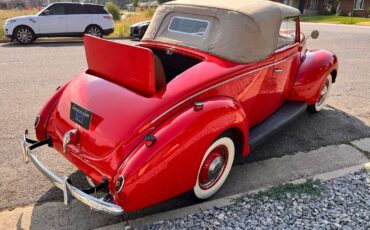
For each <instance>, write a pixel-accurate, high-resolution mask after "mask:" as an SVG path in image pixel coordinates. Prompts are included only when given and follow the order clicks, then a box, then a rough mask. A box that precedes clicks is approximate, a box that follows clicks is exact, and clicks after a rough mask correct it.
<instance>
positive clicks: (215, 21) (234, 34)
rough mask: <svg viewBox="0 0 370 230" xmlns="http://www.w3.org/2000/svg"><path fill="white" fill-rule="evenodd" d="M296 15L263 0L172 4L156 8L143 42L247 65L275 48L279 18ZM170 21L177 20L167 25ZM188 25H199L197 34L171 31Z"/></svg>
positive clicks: (199, 0)
mask: <svg viewBox="0 0 370 230" xmlns="http://www.w3.org/2000/svg"><path fill="white" fill-rule="evenodd" d="M298 15H300V12H299V10H297V9H295V8H293V7H290V6H287V5H284V4H280V3H276V2H271V1H267V0H179V1H172V2H167V3H166V4H163V5H161V6H160V7H159V8H158V9H157V11H156V12H155V14H154V17H153V19H152V21H151V23H150V25H149V28H148V30H147V32H146V33H145V35H144V38H143V41H160V42H165V43H170V44H177V45H183V46H188V47H192V48H195V49H199V50H202V51H205V52H209V53H211V54H214V55H216V56H220V57H222V58H225V59H228V60H231V61H234V62H238V63H250V62H255V61H258V60H262V59H264V58H267V57H269V56H270V55H271V54H272V53H273V52H274V51H275V48H276V46H277V38H278V31H279V28H280V24H281V21H282V19H284V18H286V17H292V16H298ZM174 18H176V19H179V20H177V21H176V23H174V25H171V24H172V23H171V22H172V21H173V19H174ZM187 19H193V21H192V20H190V21H189V20H188V21H186V20H187ZM189 22H190V23H191V22H200V23H198V24H199V28H200V31H201V33H181V31H180V32H179V31H176V30H171V28H172V27H176V26H177V27H178V26H180V27H183V28H184V30H189V29H188V28H189V24H187V23H189ZM202 23H203V25H206V26H207V28H204V26H201V25H202Z"/></svg>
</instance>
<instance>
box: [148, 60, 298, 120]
mask: <svg viewBox="0 0 370 230" xmlns="http://www.w3.org/2000/svg"><path fill="white" fill-rule="evenodd" d="M292 57H293V55H292V56H290V57H288V58H285V59H283V60H280V61H278V62H275V63H272V64H269V65H266V66H263V67H260V68H258V69H255V70H252V71H250V72H247V73H243V74H240V75H237V76H235V77H233V78H230V79H227V80H225V81H223V82H220V83H217V84H216V85H213V86H211V87H208V88H206V89H204V90H202V91H200V92H198V93H195V94H193V95H191V96H190V97H188V98H186V99H185V100H182V101H180V102H179V103H177V104H176V105H174V106H172V107H171V108H169V109H167V110H166V111H164V112H163V113H162V114H160V115H159V116H157V117H156V118H154V119H153V120H152V121H151V122H150V124H154V123H155V122H156V121H158V120H159V119H161V118H162V117H163V116H165V115H166V114H167V113H169V112H171V111H172V110H174V109H175V108H177V107H179V106H180V105H182V104H184V103H185V102H187V101H189V100H191V99H193V98H194V97H197V96H199V95H201V94H202V93H205V92H207V91H209V90H211V89H214V88H217V87H219V86H221V85H223V84H226V83H229V82H231V81H234V80H236V79H239V78H241V77H245V76H247V75H249V74H252V73H255V72H258V71H260V70H263V69H266V68H270V67H271V66H274V65H278V64H280V63H283V62H285V61H287V60H289V59H291V58H292Z"/></svg>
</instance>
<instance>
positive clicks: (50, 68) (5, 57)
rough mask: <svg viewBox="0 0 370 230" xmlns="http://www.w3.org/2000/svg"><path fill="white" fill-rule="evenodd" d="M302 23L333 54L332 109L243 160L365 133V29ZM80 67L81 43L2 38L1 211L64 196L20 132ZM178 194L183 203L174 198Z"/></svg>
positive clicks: (369, 99) (53, 158)
mask: <svg viewBox="0 0 370 230" xmlns="http://www.w3.org/2000/svg"><path fill="white" fill-rule="evenodd" d="M302 27H303V31H304V32H305V33H306V34H307V33H309V32H310V31H312V30H313V29H318V30H319V31H320V37H319V39H317V40H312V39H310V40H309V41H308V47H309V48H311V49H320V48H322V49H329V50H332V51H333V52H335V53H336V54H337V56H338V59H339V74H338V78H337V82H336V83H335V84H334V86H333V90H332V92H331V94H332V95H331V97H330V98H329V100H328V104H329V107H328V108H327V109H325V110H324V111H322V112H321V113H319V114H317V115H308V114H305V115H303V116H302V117H301V118H300V119H299V120H297V121H296V122H294V123H293V124H292V125H291V126H290V127H288V128H287V129H285V130H284V131H282V132H280V133H279V134H277V135H276V136H274V137H272V138H271V139H270V140H269V141H267V142H266V143H265V144H263V145H261V146H260V147H259V148H258V149H256V150H254V151H253V152H252V154H251V155H250V156H249V158H248V161H249V162H251V164H253V163H252V162H256V161H260V160H264V159H267V158H274V157H281V156H285V155H291V154H294V153H296V152H307V151H310V150H314V149H318V148H320V147H322V146H328V145H337V144H343V143H348V142H349V141H352V140H356V139H360V138H364V137H369V136H370V127H369V126H370V27H360V26H345V25H326V24H311V23H303V26H302ZM118 42H125V43H126V42H129V43H132V42H131V41H128V40H122V41H118ZM84 68H86V61H85V57H84V49H83V44H82V42H81V41H72V42H48V41H41V42H37V43H35V44H33V45H30V46H21V45H18V44H16V43H4V44H0V84H1V86H0V114H1V115H0V127H1V128H0V130H1V132H0V157H1V159H2V160H1V162H0V173H1V175H2V177H0V209H13V208H14V207H18V206H22V205H27V204H31V203H36V205H43V204H45V202H48V201H58V200H59V201H60V200H61V197H62V194H61V192H60V191H58V190H57V189H55V188H53V187H52V186H51V184H50V183H49V182H48V181H47V180H46V179H45V178H44V177H43V176H42V175H41V174H40V173H39V172H38V171H37V170H36V169H35V168H34V167H33V166H32V165H31V164H27V165H26V164H24V163H23V161H22V158H21V154H20V147H19V146H18V138H19V137H20V135H21V134H22V132H23V130H24V129H25V128H28V129H29V130H32V127H33V121H34V119H35V116H36V114H37V113H38V111H39V109H40V108H41V106H42V105H43V103H44V102H46V100H47V99H48V98H49V97H50V96H51V95H52V94H53V92H54V91H55V89H56V88H57V87H58V86H60V85H62V84H63V83H64V82H66V81H68V80H69V79H71V78H72V77H73V76H74V75H75V74H77V73H78V72H79V71H81V70H82V69H84ZM39 156H40V159H41V160H42V161H43V162H45V163H46V164H47V165H48V166H49V167H50V168H52V169H53V170H54V171H55V172H56V173H57V174H58V175H70V174H72V177H73V178H74V179H75V181H76V180H78V182H76V183H80V184H86V181H85V180H84V178H83V177H82V176H81V175H80V174H79V173H78V172H76V169H75V168H74V167H73V166H71V165H70V164H69V163H68V162H67V161H66V160H65V159H64V158H63V157H61V156H60V155H59V154H57V153H56V152H54V151H53V150H51V149H46V150H42V151H40V154H39ZM247 165H248V164H247ZM236 173H237V172H236ZM240 173H241V174H242V173H243V172H240ZM233 177H236V176H233V175H232V177H231V178H230V181H233ZM239 184H240V186H239ZM229 187H230V188H226V187H225V189H223V190H221V191H220V193H219V194H218V195H217V196H216V197H218V198H219V197H220V196H221V195H222V194H228V195H229V194H231V193H233V192H236V191H240V190H238V188H242V187H243V182H242V181H240V183H237V184H235V185H233V186H229ZM228 189H231V190H232V191H231V190H228ZM179 200H180V201H181V202H182V203H181V202H177V201H179ZM179 200H175V201H172V203H171V202H170V203H166V204H161V205H159V206H156V207H155V208H154V209H150V210H149V211H147V212H142V213H141V214H140V213H139V214H135V215H144V214H146V213H153V212H159V211H162V210H168V209H171V208H173V204H174V203H177V204H178V205H180V206H181V205H188V203H187V202H188V198H187V195H186V194H185V195H183V196H182V197H181V198H179ZM184 200H185V201H184ZM68 210H69V209H63V210H60V212H58V211H59V209H55V210H53V211H55V212H56V213H54V214H53V215H52V216H57V215H60V214H63V213H66V212H69V211H68ZM86 212H87V211H86ZM87 213H89V214H90V213H93V212H90V211H89V212H87ZM48 214H50V213H48ZM35 215H36V214H35ZM37 215H42V213H38V214H37ZM91 215H93V214H91ZM135 215H133V216H135ZM94 216H96V219H99V220H102V221H99V223H98V224H97V225H93V226H91V225H88V226H89V227H100V226H104V225H105V224H107V223H114V222H117V221H119V220H120V219H117V218H108V217H106V216H105V215H100V214H99V215H94ZM34 218H35V220H36V219H37V218H36V216H35V217H34ZM61 224H63V223H61Z"/></svg>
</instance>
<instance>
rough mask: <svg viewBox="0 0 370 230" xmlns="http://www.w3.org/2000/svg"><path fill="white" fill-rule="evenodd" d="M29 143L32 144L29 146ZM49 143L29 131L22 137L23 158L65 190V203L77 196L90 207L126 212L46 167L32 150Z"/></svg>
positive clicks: (111, 212)
mask: <svg viewBox="0 0 370 230" xmlns="http://www.w3.org/2000/svg"><path fill="white" fill-rule="evenodd" d="M28 143H30V144H31V145H30V146H28ZM45 144H48V141H47V140H45V141H41V142H37V141H33V140H30V139H28V138H27V131H26V132H25V134H24V135H23V138H21V147H22V151H23V158H24V160H25V161H26V163H27V162H28V161H31V162H32V163H33V164H34V165H35V166H36V168H37V169H38V170H39V171H40V172H41V173H42V174H44V176H45V177H46V178H48V179H49V180H50V181H51V183H53V184H54V185H55V186H56V187H57V188H59V189H60V190H62V191H63V194H64V204H65V205H68V204H69V203H70V202H71V201H72V199H73V198H76V199H77V200H79V201H81V202H82V203H84V204H86V205H88V206H89V207H91V208H93V209H95V210H98V211H103V212H106V213H109V214H113V215H117V216H119V215H122V214H123V213H124V211H123V209H122V208H121V207H120V206H118V205H115V204H112V203H109V202H106V201H104V200H103V199H98V198H96V197H93V196H91V195H89V194H87V193H85V192H83V191H81V190H79V189H77V188H76V187H74V186H72V185H71V184H70V182H69V180H68V177H64V178H63V179H62V178H60V177H58V176H57V175H55V174H54V173H53V172H51V171H50V170H49V169H48V168H47V167H45V166H44V165H43V164H42V163H41V162H40V161H39V160H38V159H37V158H36V156H35V155H34V154H33V152H32V150H33V149H35V148H37V147H40V146H42V145H45Z"/></svg>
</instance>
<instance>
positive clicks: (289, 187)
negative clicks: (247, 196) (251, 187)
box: [254, 179, 323, 199]
mask: <svg viewBox="0 0 370 230" xmlns="http://www.w3.org/2000/svg"><path fill="white" fill-rule="evenodd" d="M322 190H323V185H322V183H321V181H319V180H312V179H308V180H307V181H306V182H305V183H302V184H291V183H288V184H283V185H279V186H276V187H272V188H270V189H268V190H266V191H263V192H259V193H257V194H255V195H254V197H255V198H257V199H258V198H262V197H264V196H267V197H271V198H274V199H284V198H286V194H287V193H290V194H303V193H305V194H309V195H313V196H319V195H320V194H321V191H322Z"/></svg>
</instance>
